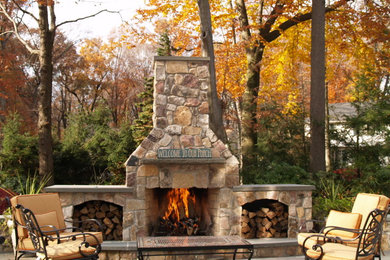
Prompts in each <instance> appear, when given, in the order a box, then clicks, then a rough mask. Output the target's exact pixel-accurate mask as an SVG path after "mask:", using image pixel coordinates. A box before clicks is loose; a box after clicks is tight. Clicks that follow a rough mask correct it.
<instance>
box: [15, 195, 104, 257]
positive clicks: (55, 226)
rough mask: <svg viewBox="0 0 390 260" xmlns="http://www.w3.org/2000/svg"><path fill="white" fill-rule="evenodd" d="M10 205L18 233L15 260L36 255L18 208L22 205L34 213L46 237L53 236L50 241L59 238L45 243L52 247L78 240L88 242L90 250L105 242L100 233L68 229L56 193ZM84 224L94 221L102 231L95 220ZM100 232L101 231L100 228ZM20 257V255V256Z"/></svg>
mask: <svg viewBox="0 0 390 260" xmlns="http://www.w3.org/2000/svg"><path fill="white" fill-rule="evenodd" d="M10 204H11V209H12V215H13V220H14V223H15V233H16V246H15V259H19V258H21V257H22V256H24V255H26V254H27V255H28V254H31V253H33V254H35V253H36V248H35V246H34V243H33V241H32V240H31V238H30V237H29V231H28V230H27V229H26V223H25V220H24V218H23V217H22V214H23V212H21V210H20V209H18V208H17V205H21V206H23V207H24V208H26V209H29V210H30V211H32V212H33V213H34V217H35V219H36V220H37V223H38V225H39V228H40V229H41V231H42V232H43V233H44V234H45V235H51V238H54V237H56V239H55V240H52V239H46V242H47V243H48V245H50V246H52V245H55V244H63V243H65V242H66V243H68V242H70V241H73V240H75V239H76V240H82V241H84V240H86V242H88V243H89V245H90V246H98V245H100V244H101V243H102V242H103V235H102V233H101V232H88V233H83V230H81V229H79V228H76V227H67V226H66V223H65V220H64V215H63V212H62V208H61V202H60V198H59V196H58V194H57V193H42V194H34V195H18V196H14V197H12V198H11V200H10ZM85 221H93V222H95V223H96V224H97V225H98V226H99V227H100V225H101V224H100V223H99V222H98V221H97V220H94V219H92V220H85ZM100 230H102V229H101V228H100ZM54 234H55V235H56V236H54ZM18 254H20V255H19V256H18Z"/></svg>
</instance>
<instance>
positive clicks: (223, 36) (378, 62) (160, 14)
mask: <svg viewBox="0 0 390 260" xmlns="http://www.w3.org/2000/svg"><path fill="white" fill-rule="evenodd" d="M245 3H246V9H247V14H248V17H249V21H250V24H249V28H238V29H237V27H238V25H237V17H238V14H237V13H236V12H235V10H234V8H233V9H232V8H231V7H232V5H231V4H232V1H229V0H210V8H211V14H212V24H213V29H214V32H213V33H214V41H215V42H218V44H216V45H215V52H216V53H215V56H216V70H217V89H218V92H219V93H222V92H223V91H224V90H228V91H229V92H230V93H231V95H232V96H233V97H234V98H237V97H239V96H241V95H242V93H243V91H244V88H245V74H246V66H247V64H246V63H247V62H246V56H245V46H248V45H249V46H255V45H256V44H258V43H259V42H262V43H263V44H265V46H266V49H267V51H266V52H265V54H264V59H263V60H262V62H261V84H260V85H261V89H260V93H259V100H258V102H259V104H261V103H266V102H269V101H272V102H277V103H279V104H283V106H284V107H285V112H286V113H295V112H297V111H298V110H299V106H300V104H305V105H306V106H307V104H308V100H307V99H308V97H309V96H310V92H309V89H310V21H308V22H304V23H302V24H299V25H298V26H294V27H291V28H290V29H288V30H286V31H281V32H280V33H282V36H283V37H279V38H278V39H277V40H276V41H271V42H270V43H268V42H267V41H266V40H265V39H262V38H261V37H260V36H259V35H260V34H257V33H255V32H256V31H258V30H261V29H263V28H264V26H265V25H264V22H265V21H266V20H267V19H272V18H275V19H276V21H275V23H274V24H273V25H272V28H271V30H273V29H276V28H277V27H278V26H279V25H280V24H282V23H283V22H285V21H286V20H287V19H290V18H292V17H294V16H295V15H297V14H302V13H305V12H309V11H310V10H311V1H306V0H304V1H284V2H283V6H280V8H279V9H278V8H275V7H277V6H278V4H280V1H277V0H271V1H254V0H247V1H245ZM261 3H264V6H261ZM335 3H336V2H335ZM389 6H390V3H389V0H381V1H365V5H363V4H361V3H355V2H351V3H348V4H344V5H343V8H341V9H340V11H337V12H330V13H328V14H327V35H326V39H327V42H326V44H327V84H328V88H329V101H330V102H331V103H333V102H346V101H349V100H351V87H352V86H353V84H354V77H355V75H356V74H357V72H359V71H361V70H363V69H364V68H365V67H366V66H365V64H363V63H364V62H362V61H367V63H371V64H375V66H376V68H377V69H378V70H380V71H382V73H384V71H386V70H387V73H389V67H390V66H389V56H390V55H389V49H390V48H389V47H390V46H389V42H390V41H389V40H388V24H389V16H388V14H389ZM261 8H263V9H262V10H263V13H264V15H263V16H262V17H260V16H259V14H260V10H261ZM270 10H275V12H274V13H271V12H270ZM280 14H282V15H280ZM135 21H136V22H135V23H134V24H136V25H137V26H138V25H139V24H141V25H143V27H141V28H139V29H135V27H131V26H129V27H128V31H127V36H125V37H124V38H123V39H124V40H126V39H129V38H131V37H138V38H137V39H142V41H150V42H156V41H157V39H158V38H159V37H158V35H159V33H161V32H163V31H164V30H168V33H169V36H170V37H171V41H172V44H173V47H174V48H176V49H177V50H178V52H177V53H176V54H177V55H181V54H183V53H184V54H185V50H187V54H186V55H188V54H189V55H199V46H200V40H199V31H200V29H199V16H198V10H197V4H196V1H189V0H186V1H180V0H174V1H162V0H150V1H148V3H147V7H146V8H145V9H143V10H139V11H138V15H137V16H136V17H135ZM150 24H152V26H154V30H153V28H152V26H151V25H150ZM144 29H146V30H144ZM245 29H250V30H251V31H252V32H253V33H252V34H251V37H250V41H249V42H245V41H243V39H235V38H236V36H235V35H236V34H238V33H239V32H240V30H245ZM386 32H387V33H386ZM386 35H387V36H386ZM236 40H237V41H238V43H235V42H236ZM378 47H379V48H378ZM188 50H190V51H188Z"/></svg>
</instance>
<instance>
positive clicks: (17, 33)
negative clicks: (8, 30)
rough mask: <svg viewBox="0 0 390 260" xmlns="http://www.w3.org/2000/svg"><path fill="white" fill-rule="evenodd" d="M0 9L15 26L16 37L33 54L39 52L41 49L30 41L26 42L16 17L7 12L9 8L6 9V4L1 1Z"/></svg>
mask: <svg viewBox="0 0 390 260" xmlns="http://www.w3.org/2000/svg"><path fill="white" fill-rule="evenodd" d="M0 9H1V13H3V14H4V16H5V17H6V18H7V19H8V20H9V21H10V22H11V23H12V25H13V27H14V31H13V32H14V33H15V35H16V37H17V38H18V40H19V41H20V42H21V43H22V44H23V45H24V46H25V47H26V49H27V50H28V51H29V52H30V53H31V54H39V50H36V49H33V48H32V47H31V46H30V45H29V44H28V42H26V41H25V40H24V39H23V38H22V37H21V36H20V34H19V28H18V25H17V23H16V21H15V20H14V19H12V17H11V16H10V15H9V13H8V12H7V10H6V9H5V6H4V5H3V4H2V3H0Z"/></svg>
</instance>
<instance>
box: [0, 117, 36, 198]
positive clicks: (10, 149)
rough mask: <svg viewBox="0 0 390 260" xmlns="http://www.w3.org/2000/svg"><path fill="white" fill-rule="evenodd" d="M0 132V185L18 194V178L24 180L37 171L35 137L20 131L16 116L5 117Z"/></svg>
mask: <svg viewBox="0 0 390 260" xmlns="http://www.w3.org/2000/svg"><path fill="white" fill-rule="evenodd" d="M1 132H2V140H1V151H0V183H2V185H3V186H5V187H7V188H9V189H11V190H14V191H16V192H20V187H19V185H18V178H19V177H18V176H20V178H22V179H25V178H27V176H28V175H29V174H30V173H34V172H37V169H38V148H37V144H38V142H37V137H36V136H32V135H30V134H29V133H27V132H23V131H22V128H21V121H20V117H19V115H18V114H12V115H10V116H8V117H7V120H6V122H5V124H4V125H3V127H2V131H1Z"/></svg>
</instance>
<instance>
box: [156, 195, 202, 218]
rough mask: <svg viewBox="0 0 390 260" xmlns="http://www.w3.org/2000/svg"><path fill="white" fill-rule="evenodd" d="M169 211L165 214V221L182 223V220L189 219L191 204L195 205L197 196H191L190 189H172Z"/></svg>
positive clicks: (169, 196) (169, 197)
mask: <svg viewBox="0 0 390 260" xmlns="http://www.w3.org/2000/svg"><path fill="white" fill-rule="evenodd" d="M167 196H168V199H169V203H168V209H167V211H166V212H165V214H164V216H163V219H164V220H168V219H169V218H171V219H172V218H173V219H172V220H174V221H177V222H180V220H181V218H183V217H186V218H189V217H190V214H189V207H188V205H189V202H190V201H191V202H192V205H195V195H194V194H191V192H190V191H189V190H188V189H172V190H170V191H168V194H167Z"/></svg>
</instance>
